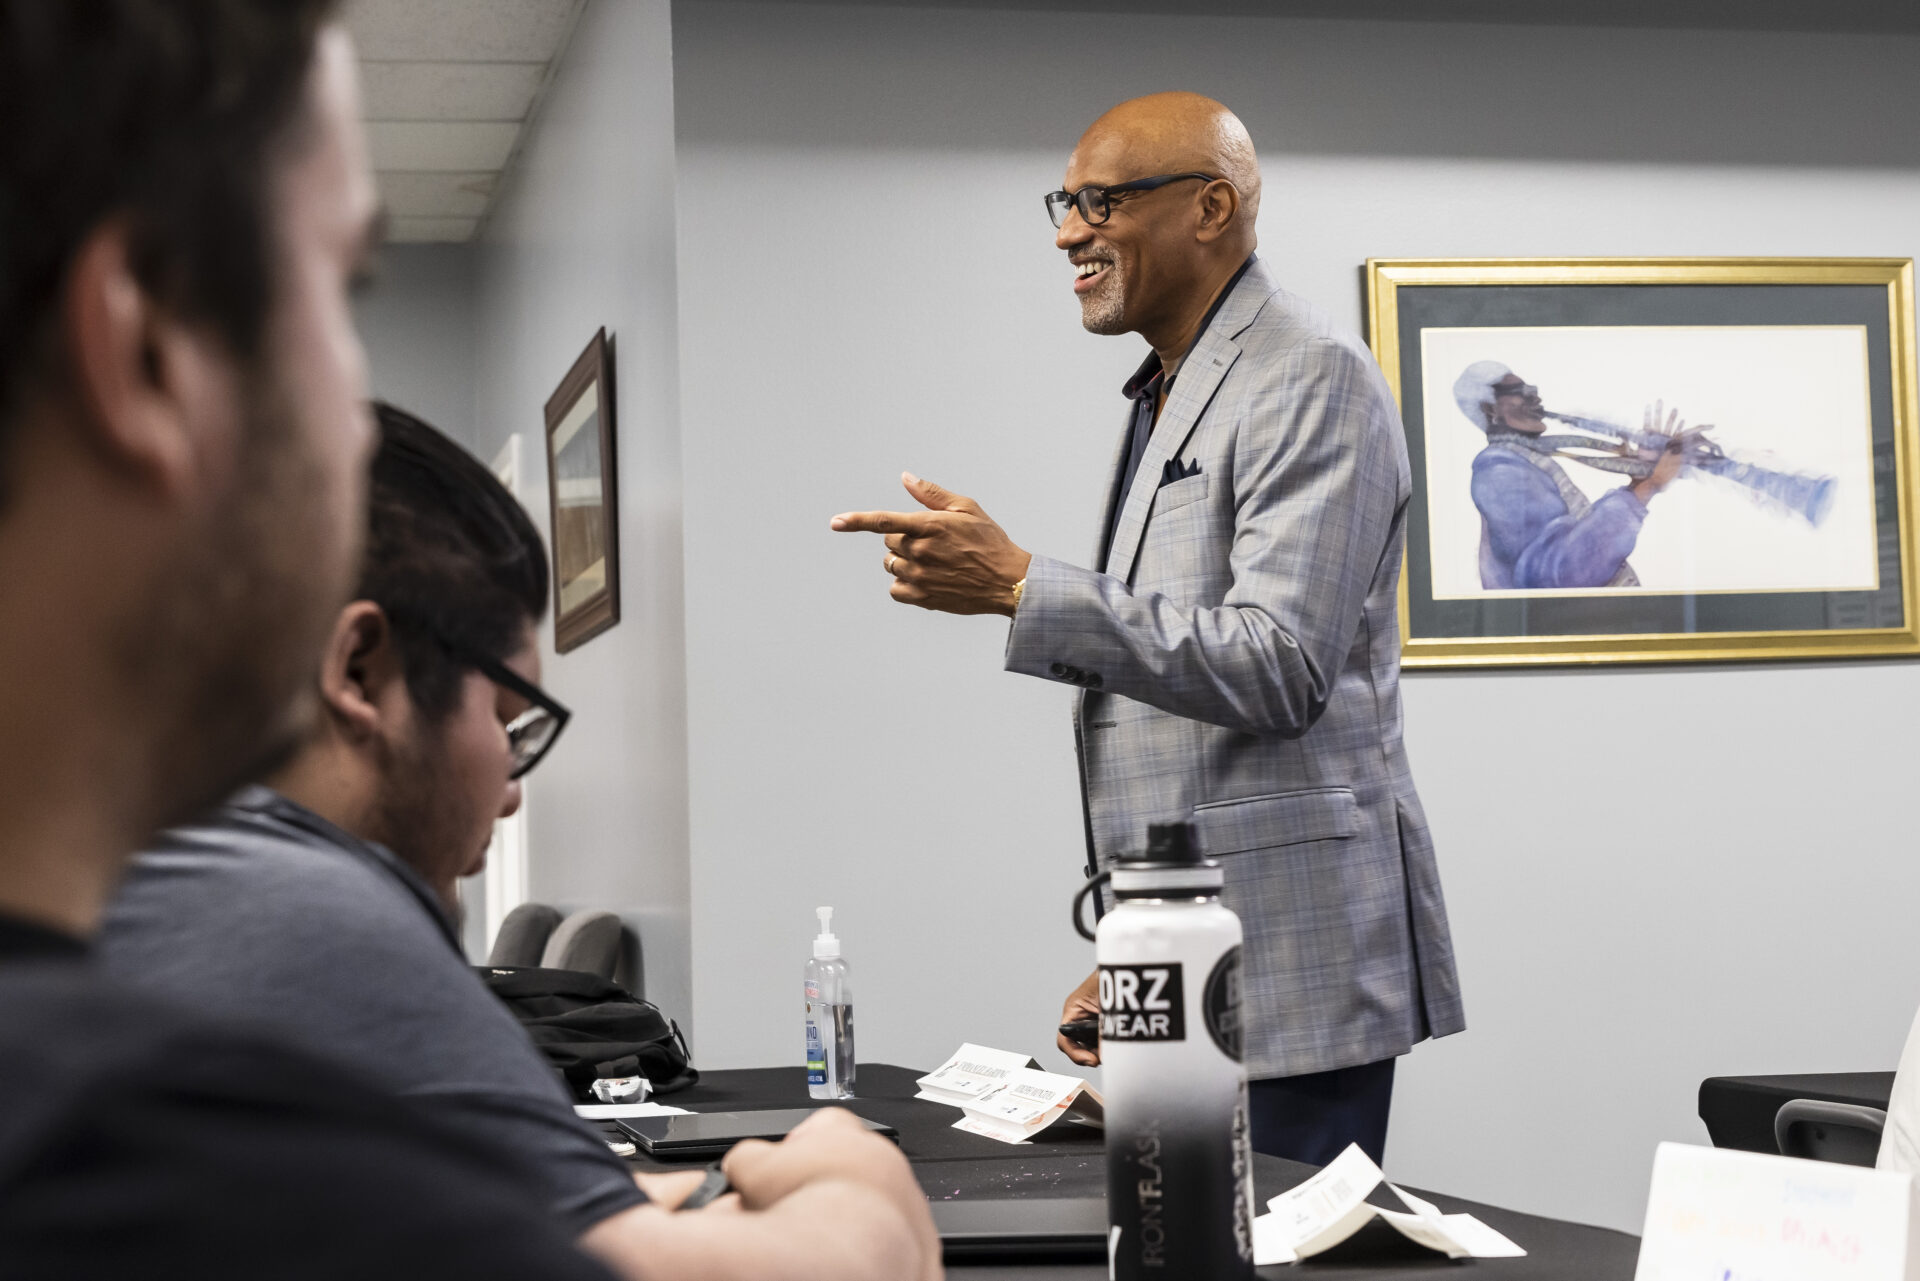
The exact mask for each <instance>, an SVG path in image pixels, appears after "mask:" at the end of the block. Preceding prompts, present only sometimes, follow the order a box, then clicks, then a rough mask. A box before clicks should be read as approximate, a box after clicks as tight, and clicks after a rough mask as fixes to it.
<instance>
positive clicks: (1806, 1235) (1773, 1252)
mask: <svg viewBox="0 0 1920 1281" xmlns="http://www.w3.org/2000/svg"><path fill="white" fill-rule="evenodd" d="M1913 1195H1914V1192H1913V1176H1912V1175H1909V1174H1902V1173H1896V1172H1894V1171H1892V1170H1869V1169H1864V1168H1861V1167H1859V1166H1852V1165H1836V1164H1833V1163H1831V1162H1826V1161H1802V1160H1797V1159H1795V1158H1793V1157H1784V1156H1767V1155H1764V1154H1762V1153H1758V1152H1738V1151H1734V1150H1732V1149H1728V1148H1702V1147H1694V1146H1692V1145H1690V1144H1685V1143H1662V1144H1661V1145H1660V1147H1659V1150H1658V1151H1657V1152H1656V1153H1655V1154H1654V1158H1653V1186H1652V1189H1651V1191H1650V1192H1649V1194H1648V1197H1647V1221H1646V1228H1645V1231H1644V1232H1643V1233H1642V1234H1641V1242H1640V1263H1639V1267H1638V1268H1637V1269H1636V1270H1635V1272H1634V1281H1787V1279H1788V1278H1791V1281H1920V1266H1916V1256H1915V1242H1914V1240H1913V1237H1914V1232H1913V1224H1914V1201H1913Z"/></svg>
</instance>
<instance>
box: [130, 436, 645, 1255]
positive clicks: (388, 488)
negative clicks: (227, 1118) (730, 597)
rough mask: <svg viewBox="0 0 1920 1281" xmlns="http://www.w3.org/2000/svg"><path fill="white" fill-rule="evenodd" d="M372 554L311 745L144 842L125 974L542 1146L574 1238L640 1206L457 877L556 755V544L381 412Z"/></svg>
mask: <svg viewBox="0 0 1920 1281" xmlns="http://www.w3.org/2000/svg"><path fill="white" fill-rule="evenodd" d="M376 411H377V417H378V421H379V429H380V445H379V450H378V452H377V454H376V455H375V457H374V462H373V472H372V485H371V491H370V515H369V519H368V525H367V541H366V553H365V556H364V559H363V561H362V566H361V571H360V582H359V585H358V587H357V588H356V590H355V593H354V595H355V599H354V600H353V601H352V602H351V603H349V604H348V605H347V606H346V607H345V608H344V609H342V610H341V611H340V613H339V616H338V618H337V619H336V620H335V623H334V626H333V631H332V633H331V635H330V637H329V639H328V643H327V648H326V651H325V653H324V654H323V655H322V657H321V661H320V667H319V672H318V675H317V677H316V678H315V681H314V683H315V686H316V688H317V692H318V699H319V704H320V708H321V715H320V717H319V719H318V721H317V723H316V724H315V726H314V728H313V730H312V732H311V733H309V734H308V736H307V737H306V739H305V740H304V741H303V742H302V743H301V744H300V745H299V747H298V749H297V751H296V752H295V754H294V755H293V757H292V758H291V759H290V760H289V761H288V762H287V763H286V764H285V765H284V766H282V767H281V768H280V769H279V770H277V771H275V772H274V773H272V774H271V775H269V776H268V777H267V779H266V780H265V781H264V783H263V784H259V785H254V786H250V787H247V788H245V789H243V790H242V791H241V792H240V793H239V794H237V795H236V796H234V797H232V798H231V799H229V800H228V801H227V802H226V804H225V805H223V806H222V807H221V808H220V809H218V810H217V811H215V812H214V813H213V814H211V815H209V816H208V817H207V818H205V819H203V820H201V821H198V822H196V823H194V824H192V825H190V826H183V827H176V828H174V829H172V830H170V831H167V832H164V833H162V834H161V836H160V838H159V839H158V841H157V842H155V843H154V844H152V845H151V846H150V847H149V848H148V849H147V850H146V851H145V852H143V853H142V854H140V855H138V856H137V857H136V858H135V859H134V862H133V865H132V867H131V869H130V870H129V872H128V875H127V879H126V881H125V883H124V884H123V885H122V887H121V890H120V893H119V895H118V897H117V898H116V899H115V901H114V902H113V904H112V906H111V907H110V908H109V910H108V913H107V921H106V926H105V929H104V930H103V933H102V937H101V944H100V948H101V958H102V961H103V963H104V964H105V965H106V967H107V968H108V970H109V971H111V972H113V973H115V974H117V975H118V976H119V977H121V978H122V979H123V980H124V981H125V982H127V983H128V984H129V985H138V986H140V987H143V988H146V989H148V990H151V991H157V992H161V993H164V994H165V995H167V996H169V997H171V998H173V999H174V1000H177V1001H179V1002H181V1003H182V1004H188V1005H193V1006H198V1007H200V1008H202V1009H205V1010H207V1011H208V1012H210V1013H214V1014H218V1015H220V1016H222V1017H225V1018H232V1019H239V1020H245V1021H247V1022H250V1023H254V1024H258V1025H265V1026H271V1027H273V1028H274V1029H275V1030H276V1031H277V1032H278V1034H279V1035H280V1036H281V1038H282V1039H284V1040H287V1041H289V1042H291V1043H294V1044H298V1045H302V1046H305V1047H307V1048H310V1049H312V1050H313V1051H315V1052H316V1053H322V1054H328V1055H331V1056H332V1057H334V1058H336V1059H341V1060H344V1061H346V1062H348V1063H349V1064H350V1065H351V1066H352V1067H354V1068H355V1069H357V1070H358V1071H359V1072H360V1073H361V1074H362V1075H363V1076H365V1077H367V1078H368V1079H370V1080H373V1081H375V1082H377V1083H379V1084H381V1085H383V1086H385V1087H386V1088H388V1089H390V1090H392V1091H394V1092H395V1093H397V1094H400V1095H403V1096H405V1097H407V1098H409V1099H411V1100H414V1101H415V1102H416V1104H417V1105H418V1106H420V1107H421V1108H423V1109H427V1110H430V1111H432V1112H434V1113H436V1114H438V1115H440V1116H441V1117H442V1118H444V1119H445V1120H446V1121H447V1122H448V1123H449V1124H451V1125H453V1126H455V1127H457V1128H459V1129H462V1130H466V1131H469V1132H472V1133H476V1134H480V1135H483V1136H487V1137H490V1138H492V1139H494V1140H496V1141H499V1142H502V1143H504V1144H505V1145H506V1146H508V1147H510V1148H512V1149H514V1150H515V1151H517V1152H520V1153H522V1154H523V1155H525V1156H527V1157H529V1158H530V1159H531V1162H532V1164H533V1165H534V1166H535V1168H536V1169H537V1170H538V1171H539V1173H540V1174H541V1176H542V1180H543V1182H544V1183H545V1185H546V1189H547V1193H548V1197H549V1200H550V1203H551V1205H552V1208H553V1210H554V1212H555V1213H556V1214H557V1215H558V1216H559V1217H560V1218H561V1220H562V1222H564V1223H565V1224H567V1225H568V1226H569V1227H571V1228H572V1230H573V1231H575V1232H584V1231H586V1230H587V1229H589V1228H591V1227H592V1226H593V1225H594V1224H596V1223H598V1222H599V1221H600V1220H602V1219H604V1218H606V1217H608V1216H609V1215H611V1214H614V1213H617V1212H619V1211H621V1210H625V1209H627V1208H629V1207H631V1206H635V1205H639V1204H642V1203H643V1202H644V1201H645V1200H646V1197H645V1195H644V1194H643V1193H642V1192H641V1191H640V1189H639V1188H638V1187H637V1186H636V1185H635V1183H634V1181H633V1178H632V1176H631V1175H630V1173H629V1172H628V1169H627V1166H626V1163H625V1162H624V1161H622V1160H620V1159H619V1158H618V1157H616V1156H614V1155H613V1153H612V1152H610V1151H609V1150H608V1148H607V1145H606V1143H605V1142H604V1141H603V1140H602V1139H601V1138H600V1136H599V1135H598V1134H597V1133H596V1132H595V1131H594V1130H593V1129H592V1128H591V1127H589V1126H587V1125H586V1124H584V1123H583V1122H581V1121H580V1120H579V1118H578V1117H576V1116H575V1115H574V1112H573V1109H572V1106H571V1104H570V1103H569V1101H568V1099H567V1097H566V1095H565V1093H564V1092H563V1091H562V1090H561V1088H560V1087H559V1086H558V1084H557V1082H556V1079H555V1076H554V1073H553V1071H552V1070H551V1069H550V1068H549V1067H548V1066H547V1065H546V1063H545V1061H544V1060H543V1059H542V1058H541V1056H540V1054H539V1052H538V1051H537V1050H536V1049H535V1048H534V1047H533V1045H532V1044H531V1043H530V1042H529V1041H528V1039H527V1037H526V1035H525V1033H523V1032H522V1031H521V1029H520V1026H519V1025H518V1023H517V1022H516V1021H515V1020H514V1018H513V1016H512V1014H511V1013H510V1012H509V1011H508V1010H507V1009H506V1007H505V1006H503V1005H502V1004H501V1003H500V1002H499V1001H498V1000H497V999H495V997H494V996H493V995H492V994H491V993H490V992H488V991H487V990H486V988H485V987H484V986H482V985H481V983H480V982H479V981H478V979H477V978H476V977H475V976H474V972H473V970H472V969H471V968H470V967H469V966H468V965H467V963H466V961H465V959H464V958H463V957H462V955H461V953H460V947H459V926H458V915H457V914H458V905H457V902H456V899H455V882H456V881H458V880H459V879H460V878H461V877H463V876H467V875H470V874H472V873H473V872H474V871H477V870H478V869H479V866H480V865H481V863H482V862H483V861H484V859H485V856H486V850H487V843H488V837H489V835H490V833H491V831H492V828H493V823H494V820H495V819H497V818H502V817H505V816H507V815H510V814H512V813H513V812H514V811H515V810H516V809H518V808H519V805H520V779H521V778H522V777H523V776H524V775H525V774H526V772H527V771H528V770H530V769H532V768H533V766H534V765H536V764H537V763H538V762H539V760H540V758H541V757H542V755H544V754H545V752H546V751H547V749H549V748H550V747H552V746H553V744H554V742H555V740H556V738H557V737H558V735H559V732H560V730H561V728H562V727H563V726H564V725H565V723H566V718H567V711H566V709H565V708H564V707H562V706H561V705H560V704H559V703H558V702H556V701H554V700H553V699H552V698H550V697H548V696H547V695H546V694H544V693H542V692H541V691H540V689H539V687H538V685H537V684H536V681H537V679H538V677H539V670H540V654H539V646H538V642H537V636H536V632H535V628H536V626H537V625H538V623H539V620H540V618H541V616H542V614H543V613H544V612H545V608H546V601H547V591H548V579H547V558H546V551H545V548H544V546H543V544H542V543H541V540H540V535H539V534H538V533H537V532H536V531H535V529H534V527H533V522H532V521H531V520H529V519H528V517H527V514H526V512H525V510H524V509H522V507H521V506H520V504H519V503H518V502H517V501H516V500H515V499H514V497H513V495H511V494H510V493H508V492H507V491H506V489H505V488H504V487H503V486H502V485H501V484H500V482H499V481H498V480H496V479H494V477H493V476H492V475H491V474H490V473H489V472H488V471H487V469H486V468H485V467H483V466H481V464H480V463H479V462H478V461H476V460H475V459H474V458H473V457H472V456H471V455H469V454H468V453H467V452H466V451H465V450H464V449H462V448H461V447H460V446H458V445H456V444H454V443H453V442H452V441H450V440H448V439H447V438H446V437H445V436H443V435H441V434H440V433H439V432H437V431H435V430H434V429H433V428H432V427H430V426H428V425H427V424H425V423H423V422H421V421H420V420H419V419H417V418H415V417H413V416H412V415H410V414H407V413H405V412H403V411H401V410H398V409H395V408H393V407H391V406H388V405H378V406H376Z"/></svg>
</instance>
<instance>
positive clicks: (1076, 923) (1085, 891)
mask: <svg viewBox="0 0 1920 1281" xmlns="http://www.w3.org/2000/svg"><path fill="white" fill-rule="evenodd" d="M1112 879H1113V870H1112V869H1111V868H1109V869H1107V870H1106V871H1103V872H1097V873H1095V874H1094V877H1093V879H1092V880H1090V881H1088V882H1087V883H1086V884H1085V885H1082V886H1081V887H1080V892H1079V893H1077V894H1075V895H1074V896H1073V928H1074V929H1075V930H1076V931H1078V932H1079V935H1080V937H1081V938H1083V939H1085V940H1086V941H1087V942H1089V943H1095V942H1098V941H1099V940H1097V939H1096V938H1094V935H1093V931H1092V930H1090V929H1088V928H1087V927H1086V925H1085V924H1084V923H1083V918H1084V916H1085V913H1084V912H1082V911H1081V910H1080V905H1081V904H1082V903H1084V902H1086V901H1087V895H1089V894H1091V893H1093V892H1094V891H1095V890H1097V889H1099V888H1100V886H1101V885H1102V884H1103V883H1105V882H1107V881H1109V880H1112ZM1099 919H1100V918H1099V916H1098V915H1097V914H1096V915H1095V917H1094V920H1095V921H1098V920H1099Z"/></svg>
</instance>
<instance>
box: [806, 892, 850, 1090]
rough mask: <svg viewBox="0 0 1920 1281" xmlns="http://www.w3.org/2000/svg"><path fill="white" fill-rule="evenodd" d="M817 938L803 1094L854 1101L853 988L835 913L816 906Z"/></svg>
mask: <svg viewBox="0 0 1920 1281" xmlns="http://www.w3.org/2000/svg"><path fill="white" fill-rule="evenodd" d="M814 915H815V916H818V917H819V918H820V935H819V937H818V938H816V939H814V940H813V959H812V960H810V961H808V962H807V983H806V992H807V1093H808V1094H810V1095H812V1096H813V1097H814V1098H816V1099H850V1098H852V1097H853V987H852V985H851V984H850V983H849V982H848V981H847V963H846V962H845V961H844V960H842V959H840V940H839V939H838V938H836V937H835V936H834V933H833V909H832V908H830V907H817V908H815V909H814Z"/></svg>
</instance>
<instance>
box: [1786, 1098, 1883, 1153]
mask: <svg viewBox="0 0 1920 1281" xmlns="http://www.w3.org/2000/svg"><path fill="white" fill-rule="evenodd" d="M1886 1128H1887V1114H1886V1113H1885V1112H1882V1111H1881V1110H1880V1109H1879V1108H1869V1107H1862V1106H1860V1105H1859V1104H1857V1103H1829V1102H1827V1101H1826V1100H1825V1099H1789V1100H1787V1101H1786V1102H1785V1103H1782V1104H1781V1105H1780V1110H1779V1111H1778V1112H1776V1113H1775V1114H1774V1117H1773V1139H1774V1142H1775V1143H1777V1144H1778V1145H1779V1147H1780V1155H1781V1156H1797V1157H1805V1158H1807V1159H1808V1160H1811V1161H1832V1162H1834V1163H1836V1164H1839V1165H1865V1166H1871V1165H1872V1164H1873V1163H1874V1159H1875V1158H1876V1157H1877V1156H1879V1154H1880V1132H1881V1131H1882V1130H1884V1129H1886Z"/></svg>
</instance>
